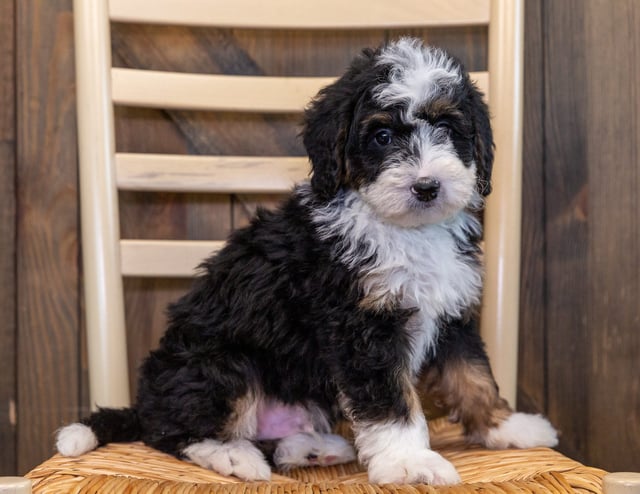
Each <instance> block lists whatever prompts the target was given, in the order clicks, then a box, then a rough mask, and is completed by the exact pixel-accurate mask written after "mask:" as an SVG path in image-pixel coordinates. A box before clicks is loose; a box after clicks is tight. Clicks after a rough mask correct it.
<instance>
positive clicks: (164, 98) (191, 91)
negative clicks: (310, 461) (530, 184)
mask: <svg viewBox="0 0 640 494" xmlns="http://www.w3.org/2000/svg"><path fill="white" fill-rule="evenodd" d="M249 1H250V0H242V1H236V2H230V1H222V2H218V1H216V0H211V2H210V3H207V2H203V1H201V0H162V1H160V0H156V1H152V0H146V2H145V0H110V1H108V0H75V4H74V5H75V16H76V19H75V22H76V46H77V67H78V107H79V118H78V121H79V148H80V172H81V173H80V175H81V193H82V229H83V253H84V269H85V301H86V312H87V343H88V350H89V374H90V401H91V403H92V404H93V405H94V406H96V405H100V406H115V407H117V406H127V405H128V404H129V399H130V397H129V379H128V369H127V362H126V348H125V341H126V337H125V328H124V308H123V290H122V279H121V276H127V275H132V276H150V275H152V274H160V275H162V276H189V275H191V274H192V273H193V267H194V266H196V265H197V264H198V263H199V260H200V259H202V258H203V257H204V256H205V255H207V254H208V253H210V252H211V251H214V250H215V249H218V248H219V247H220V242H193V241H191V242H158V241H136V240H121V239H120V237H119V226H118V221H117V218H118V212H117V211H118V209H117V208H118V204H117V200H118V199H117V198H118V190H119V189H141V190H161V191H164V190H179V191H197V192H213V193H235V192H250V193H256V192H257V193H261V192H263V193H264V192H266V193H274V192H275V193H278V192H286V191H287V190H288V189H289V187H290V185H291V183H292V182H293V181H294V180H297V179H301V178H305V176H306V175H307V173H308V164H307V162H306V159H304V158H283V157H278V158H277V159H268V158H266V159H263V158H245V157H239V156H232V157H229V156H224V157H220V156H216V157H195V156H185V157H178V156H173V155H169V156H167V155H163V156H160V155H152V156H144V155H130V154H122V153H116V152H115V150H114V145H113V140H114V137H113V136H114V131H113V105H114V104H121V105H130V106H141V107H152V108H183V109H205V110H221V111H227V112H228V111H239V112H254V111H261V112H266V113H271V112H292V111H300V110H301V109H302V107H303V106H304V105H305V104H306V102H307V101H308V99H309V97H311V96H312V95H313V94H314V93H315V92H316V90H317V89H318V88H319V87H321V86H323V85H325V84H326V83H327V82H328V79H326V78H324V79H322V78H316V79H313V78H259V77H231V78H228V77H225V76H203V75H200V74H198V75H193V76H192V75H185V74H175V73H162V72H153V71H141V70H132V69H112V68H111V65H110V42H109V26H110V24H109V23H110V21H118V22H143V23H145V22H146V23H159V24H172V23H177V24H194V25H205V26H217V27H252V28H254V27H257V28H259V29H274V28H279V27H285V28H294V27H295V28H298V27H299V25H298V24H294V21H295V22H298V21H300V22H301V23H302V24H300V26H301V27H304V28H310V29H317V28H336V29H357V28H365V27H366V28H369V27H377V28H381V29H386V28H403V27H406V28H411V27H417V26H437V25H440V24H442V25H446V26H451V25H487V24H489V43H490V45H491V46H494V47H495V46H497V47H498V48H499V49H497V50H492V49H491V46H490V50H489V69H490V70H489V71H488V72H482V73H476V74H474V77H475V78H476V80H477V83H478V84H479V85H480V87H481V88H482V89H484V90H485V92H487V93H488V95H489V104H490V106H491V110H492V114H493V117H494V119H493V120H494V121H493V124H494V132H495V138H496V144H497V153H496V164H495V170H496V173H495V175H494V193H493V194H492V196H491V197H490V201H489V203H488V206H487V211H486V217H485V227H486V228H485V229H486V233H485V261H486V265H487V272H488V275H487V281H486V285H487V286H486V290H485V296H484V300H483V304H484V305H483V312H482V321H483V322H482V328H483V329H482V331H483V336H484V338H485V341H486V342H487V345H488V353H489V356H490V358H491V360H492V363H493V366H494V374H495V375H496V379H497V381H498V383H499V384H500V386H501V389H502V391H503V394H504V395H505V397H506V398H507V399H508V400H509V401H510V402H511V403H514V402H515V388H516V380H515V369H516V361H515V356H516V355H517V323H518V286H519V275H518V273H519V241H520V240H519V237H520V225H519V221H520V177H521V170H520V153H521V96H520V95H521V83H522V74H521V69H522V66H521V63H522V62H521V49H522V29H521V24H522V9H523V7H522V1H521V0H428V1H427V0H422V1H419V2H417V1H415V0H409V1H407V0H396V2H391V3H390V2H387V1H377V0H368V1H362V2H361V1H360V0H357V1H356V0H352V1H350V2H343V1H341V0H324V1H323V2H310V3H309V4H305V5H304V8H301V7H300V5H301V4H303V3H304V2H300V1H299V0H296V1H292V0H270V1H269V2H260V1H258V2H256V4H255V6H254V8H249V7H248V2H249ZM150 4H151V6H150ZM213 4H215V5H216V6H213ZM320 4H321V5H320ZM347 7H348V8H347ZM365 7H366V8H365ZM191 9H193V10H191ZM327 12H330V13H333V14H336V13H340V14H341V15H342V18H340V19H334V18H328V17H327V15H326V14H327ZM362 12H366V16H364V15H362ZM234 14H236V15H239V19H235V20H234V19H232V17H233V15H234ZM294 18H296V19H294ZM490 18H491V23H489V20H490ZM494 18H495V19H497V20H496V21H494ZM259 79H262V80H259ZM489 83H490V84H489ZM252 94H259V95H260V98H258V99H256V98H251V97H249V95H252ZM238 165H240V166H238ZM151 167H157V169H156V170H152V168H151ZM180 249H182V250H180ZM498 266H501V267H502V269H498ZM107 307H108V308H109V310H105V308H107ZM429 426H430V428H431V443H432V446H433V447H434V449H436V450H438V451H439V452H441V453H442V454H443V456H445V457H446V458H447V459H449V460H450V461H451V462H452V463H453V464H454V465H455V466H456V468H457V469H458V471H459V473H460V475H461V477H462V479H463V482H464V483H463V484H461V485H458V486H452V487H443V488H433V487H430V486H426V485H417V486H400V485H386V486H378V485H372V484H369V483H368V482H367V476H366V473H365V472H364V471H363V470H362V468H361V467H360V466H359V465H357V464H355V463H354V464H347V465H340V466H336V467H326V468H320V467H318V468H308V469H299V470H295V471H291V472H287V473H286V475H284V474H280V475H274V476H273V479H272V481H271V482H270V483H246V482H241V481H239V480H238V479H236V478H229V477H223V476H221V475H218V474H216V473H215V472H212V471H209V470H205V469H202V468H200V467H198V466H195V465H193V464H189V463H186V462H183V461H179V460H177V459H175V458H173V457H171V456H167V455H165V454H163V453H160V452H158V451H155V450H153V449H151V448H148V447H146V446H144V445H143V444H140V443H132V444H109V445H107V446H105V447H101V448H99V449H97V450H95V451H93V452H90V453H88V454H86V455H83V456H81V457H78V458H67V457H61V456H60V455H56V456H54V457H52V458H51V459H49V460H48V461H46V462H44V463H43V464H42V465H40V466H38V467H36V468H35V469H33V470H32V471H31V472H30V473H29V474H27V477H28V478H30V479H32V480H33V483H34V492H36V493H38V492H47V493H49V492H76V493H88V492H113V493H121V492H122V493H125V492H127V493H133V492H144V493H151V492H154V493H159V492H184V493H187V492H188V493H191V492H194V493H195V492H198V493H210V492H211V493H213V492H216V493H217V492H224V493H227V492H229V493H231V492H237V493H247V494H249V493H253V492H255V493H260V494H262V493H265V494H266V493H270V492H274V493H276V492H277V493H302V492H304V493H309V494H311V493H324V492H327V493H328V492H331V493H344V494H347V493H353V494H361V493H362V494H364V493H378V492H379V493H383V492H384V493H387V492H389V493H395V492H410V493H412V494H413V493H418V492H420V493H426V492H436V491H438V492H440V491H446V492H496V493H499V492H536V493H537V492H574V491H583V492H594V493H597V492H600V491H601V486H602V477H603V475H604V473H605V472H603V471H601V470H598V469H594V468H589V467H585V466H583V465H581V464H580V463H577V462H575V461H573V460H571V459H569V458H566V457H564V456H563V455H561V454H559V453H557V452H555V451H552V450H550V449H546V448H538V449H534V450H506V451H489V450H486V449H482V448H479V447H477V446H470V445H467V444H465V442H464V440H463V438H462V434H461V430H460V428H459V426H457V425H454V424H450V423H449V422H448V421H446V420H445V419H437V420H432V421H430V423H429Z"/></svg>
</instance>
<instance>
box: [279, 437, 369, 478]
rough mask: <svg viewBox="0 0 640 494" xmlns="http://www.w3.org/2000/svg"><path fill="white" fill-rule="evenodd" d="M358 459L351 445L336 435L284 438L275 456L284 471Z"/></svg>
mask: <svg viewBox="0 0 640 494" xmlns="http://www.w3.org/2000/svg"><path fill="white" fill-rule="evenodd" d="M355 459H356V453H355V450H354V449H353V447H352V446H351V444H349V442H348V441H347V440H346V439H344V438H343V437H341V436H336V435H335V434H316V433H299V434H293V435H292V436H288V437H285V438H283V439H282V440H281V441H280V442H278V447H277V448H276V451H275V453H274V454H273V461H274V463H275V464H276V465H277V466H278V468H280V469H282V470H289V469H290V468H294V467H308V466H312V465H321V466H329V465H338V464H340V463H346V462H348V461H353V460H355Z"/></svg>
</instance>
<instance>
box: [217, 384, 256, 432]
mask: <svg viewBox="0 0 640 494" xmlns="http://www.w3.org/2000/svg"><path fill="white" fill-rule="evenodd" d="M262 400H263V397H262V393H257V392H254V391H249V393H247V394H246V395H245V396H243V397H242V398H239V399H238V400H236V402H235V403H234V406H233V412H232V413H231V415H230V416H229V420H228V421H227V423H226V425H225V428H224V430H223V433H222V437H223V438H225V439H240V438H244V439H253V438H254V437H255V436H256V434H257V431H258V407H259V406H260V403H261V402H262Z"/></svg>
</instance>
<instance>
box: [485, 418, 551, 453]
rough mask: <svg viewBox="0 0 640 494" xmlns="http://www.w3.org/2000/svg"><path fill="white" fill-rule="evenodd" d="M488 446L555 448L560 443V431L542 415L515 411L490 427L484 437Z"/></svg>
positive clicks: (495, 447)
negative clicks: (496, 424)
mask: <svg viewBox="0 0 640 494" xmlns="http://www.w3.org/2000/svg"><path fill="white" fill-rule="evenodd" d="M484 444H485V446H486V447H487V448H492V449H506V448H510V447H512V448H537V447H541V446H544V447H548V448H553V447H554V446H556V445H557V444H558V433H557V432H556V430H555V429H554V428H553V426H552V425H551V423H550V422H549V421H548V420H547V419H546V418H544V417H543V416H542V415H532V414H529V413H514V414H512V415H510V416H509V417H508V418H507V419H506V420H505V421H504V422H502V423H501V424H500V425H498V426H497V427H494V428H492V429H489V432H488V433H487V434H486V436H485V437H484Z"/></svg>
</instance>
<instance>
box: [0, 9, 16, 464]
mask: <svg viewBox="0 0 640 494" xmlns="http://www.w3.org/2000/svg"><path fill="white" fill-rule="evenodd" d="M0 60H2V61H3V63H2V64H0V109H2V110H1V111H0V280H2V283H0V314H2V324H0V342H1V343H0V362H2V371H1V372H0V444H1V445H2V447H1V448H0V476H2V475H15V472H16V469H17V465H16V457H15V448H16V424H15V422H16V416H15V410H16V409H15V407H16V351H15V350H16V317H15V306H16V285H15V281H16V277H15V255H16V245H15V242H16V231H15V214H16V197H15V194H16V189H15V174H16V156H15V144H16V136H15V118H16V108H15V90H16V86H15V5H14V3H13V2H0Z"/></svg>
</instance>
